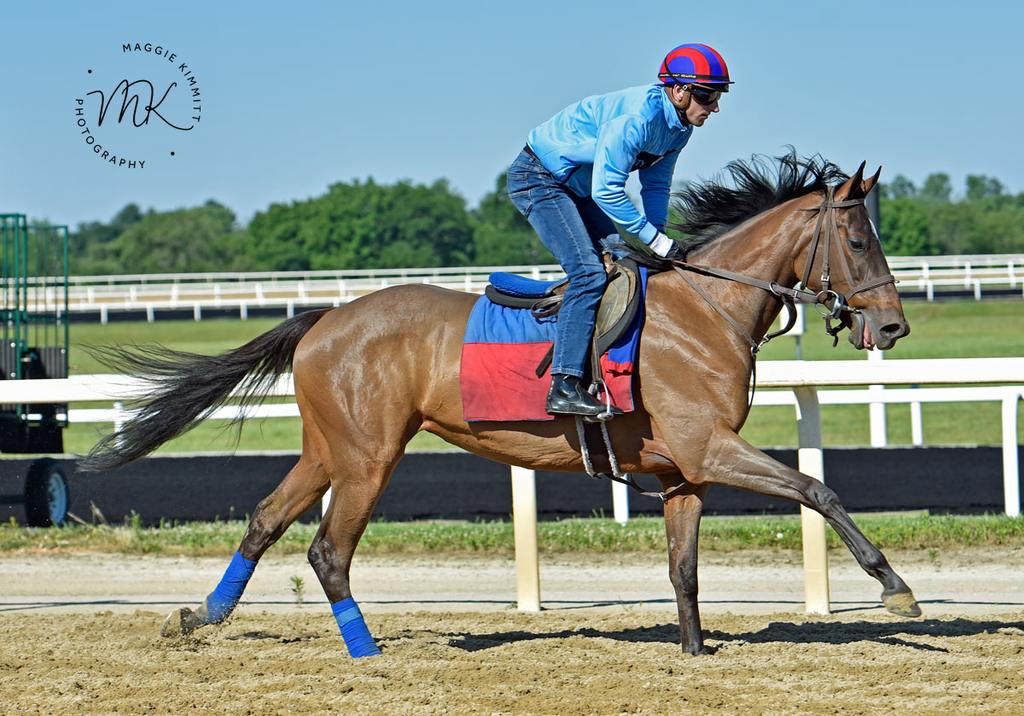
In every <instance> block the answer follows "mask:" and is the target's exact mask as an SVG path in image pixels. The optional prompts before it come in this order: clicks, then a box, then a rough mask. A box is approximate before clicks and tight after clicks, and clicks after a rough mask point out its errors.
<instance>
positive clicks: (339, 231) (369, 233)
mask: <svg viewBox="0 0 1024 716" xmlns="http://www.w3.org/2000/svg"><path fill="white" fill-rule="evenodd" d="M880 191H881V197H880V198H881V216H882V221H881V228H880V230H881V234H882V238H883V242H884V244H885V247H886V252H887V253H889V254H892V255H936V254H959V253H971V254H983V253H1024V193H1021V194H1016V195H1013V194H1009V193H1007V192H1006V191H1005V189H1004V187H1003V185H1002V184H1001V183H1000V182H999V180H997V179H994V178H992V177H987V176H980V175H971V176H968V177H967V181H966V187H965V191H964V192H963V194H961V195H958V196H955V195H954V190H953V187H952V184H951V182H950V178H949V175H948V174H944V173H936V174H932V175H931V176H929V177H927V178H926V179H925V181H924V183H923V184H922V185H921V186H920V187H918V186H916V185H915V184H914V183H913V182H911V181H910V180H909V179H907V178H906V177H904V176H896V177H895V178H894V179H893V180H892V181H891V182H889V183H885V184H882V185H881V189H880ZM677 238H678V237H677ZM71 256H72V266H71V270H72V273H74V274H79V275H82V274H119V273H176V272H203V271H288V270H310V269H311V270H316V269H348V268H396V267H410V268H411V267H421V266H422V267H428V266H462V265H476V266H486V265H492V266H500V265H513V264H543V263H554V259H553V258H552V256H551V254H550V253H549V252H548V251H547V249H545V248H544V246H543V245H542V244H541V242H540V240H539V239H538V238H537V236H536V234H535V233H534V232H533V229H532V228H531V227H530V225H529V224H528V223H527V221H526V220H525V219H524V218H523V217H522V216H521V215H520V214H519V212H518V211H517V210H516V209H515V207H514V206H513V205H512V203H511V202H510V201H509V199H508V196H507V195H506V193H505V175H504V173H503V174H502V175H501V176H499V177H498V178H497V181H496V182H495V187H494V189H493V190H492V191H490V192H489V193H487V195H485V196H484V197H483V199H482V200H481V201H480V204H479V205H478V206H477V207H475V208H472V209H471V208H469V207H467V205H466V201H465V199H463V198H462V197H461V196H459V195H458V194H457V193H456V192H455V191H453V190H452V188H451V187H450V186H449V184H448V183H447V181H445V180H443V179H441V180H438V181H435V182H434V183H432V184H415V183H413V182H409V181H400V182H397V183H395V184H379V183H377V182H375V181H373V179H367V180H365V181H360V180H356V181H353V182H349V183H345V182H339V183H336V184H333V185H331V186H330V187H329V188H328V190H327V192H326V193H324V194H323V195H321V196H317V197H314V198H311V199H306V200H302V201H294V202H291V203H288V204H272V205H271V206H269V207H268V208H267V209H265V210H263V211H260V212H258V213H257V214H256V215H255V216H254V217H253V218H252V220H251V221H250V222H249V224H248V225H247V226H240V225H239V223H238V221H237V217H236V215H235V213H234V212H233V211H232V210H231V209H229V208H228V207H226V206H224V205H223V204H220V203H219V202H216V201H213V200H210V201H207V202H206V203H205V204H203V205H202V206H197V207H192V208H184V209H175V210H173V211H155V210H153V209H150V210H148V211H143V210H141V209H140V208H139V206H138V205H136V204H128V205H127V206H125V207H124V208H123V209H121V210H120V211H119V212H118V213H117V215H116V216H114V217H113V219H111V221H110V222H109V223H105V222H86V223H82V224H80V225H79V226H78V227H77V229H76V230H74V231H73V232H72V233H71Z"/></svg>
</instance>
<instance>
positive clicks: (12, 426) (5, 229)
mask: <svg viewBox="0 0 1024 716" xmlns="http://www.w3.org/2000/svg"><path fill="white" fill-rule="evenodd" d="M68 329H69V326H68V228H67V227H66V226H55V225H49V224H30V223H29V222H28V220H27V219H26V217H25V215H24V214H0V379H2V380H34V379H39V378H67V377H68V345H69V333H68ZM67 415H68V406H67V405H65V404H42V405H40V404H33V405H16V404H14V405H10V404H9V405H0V452H2V453H51V454H53V453H63V452H64V435H63V429H64V428H65V427H67V424H68V417H67ZM0 502H4V503H8V504H10V503H19V502H23V503H24V504H25V513H26V519H27V521H28V522H29V524H34V525H49V524H60V523H62V522H63V521H64V519H65V517H66V515H67V503H68V489H67V481H66V478H65V477H64V475H63V472H62V469H61V467H60V465H59V463H57V462H56V461H54V460H51V459H49V458H43V459H39V460H36V461H35V462H33V463H32V464H31V465H30V467H29V469H28V473H27V475H26V476H25V487H24V495H23V496H3V495H0Z"/></svg>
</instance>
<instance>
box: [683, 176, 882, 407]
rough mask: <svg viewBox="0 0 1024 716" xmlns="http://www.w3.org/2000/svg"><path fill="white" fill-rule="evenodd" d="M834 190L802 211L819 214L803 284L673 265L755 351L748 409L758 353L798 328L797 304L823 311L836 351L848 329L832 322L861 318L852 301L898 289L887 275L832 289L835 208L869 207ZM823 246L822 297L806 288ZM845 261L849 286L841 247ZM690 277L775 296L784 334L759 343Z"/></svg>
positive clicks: (780, 332)
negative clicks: (839, 196) (853, 316)
mask: <svg viewBox="0 0 1024 716" xmlns="http://www.w3.org/2000/svg"><path fill="white" fill-rule="evenodd" d="M834 195H835V189H834V188H833V187H831V186H830V187H828V188H827V189H826V192H825V198H824V200H823V201H822V202H821V204H819V205H818V206H816V207H813V208H810V209H800V211H813V212H816V213H817V215H818V218H817V222H816V223H815V225H814V235H813V237H812V238H811V254H810V257H809V258H808V259H807V266H806V267H805V268H804V273H803V277H802V278H801V280H800V282H799V283H798V284H797V285H796V286H795V287H793V288H789V287H787V286H781V285H779V284H778V283H776V282H775V281H765V280H764V279H760V278H756V277H754V276H747V275H745V274H741V273H736V272H735V271H728V270H726V269H720V268H715V267H713V266H704V265H702V264H692V263H689V262H687V261H685V260H678V259H677V260H673V261H672V268H674V269H675V270H676V271H677V272H678V273H679V275H680V276H681V277H682V278H683V280H684V281H686V282H687V283H688V284H689V285H690V286H691V287H692V288H693V290H694V291H696V292H697V293H698V294H699V295H700V296H701V298H703V299H704V300H705V301H706V302H707V303H708V304H709V305H710V306H711V307H712V308H713V309H715V311H716V312H717V313H718V314H719V315H720V316H722V318H724V319H725V320H726V322H728V323H729V324H730V325H731V326H732V327H733V329H734V330H735V331H736V333H737V334H739V335H740V336H741V337H742V338H743V339H744V340H746V342H747V344H748V345H749V346H750V355H751V357H752V358H753V362H752V363H751V369H750V372H751V380H752V388H751V391H750V401H749V403H748V404H747V409H748V410H749V408H750V406H751V405H753V402H754V391H755V390H757V354H758V352H759V351H760V350H761V348H763V347H764V345H765V344H766V343H768V342H769V341H770V340H772V339H773V338H777V337H779V336H782V335H785V334H786V333H789V332H790V331H791V330H792V329H793V326H795V325H796V304H797V303H806V304H810V305H813V306H817V307H820V308H821V309H823V310H820V313H821V317H822V318H823V319H824V320H825V332H826V333H828V335H830V336H832V345H833V346H836V345H838V343H839V332H840V331H842V330H843V324H842V323H839V324H838V325H836V326H834V327H833V325H832V321H834V320H837V319H838V318H840V317H841V316H842V315H843V314H844V313H850V314H859V313H860V309H857V308H854V307H852V306H850V304H849V298H853V297H854V296H856V295H857V294H858V293H864V292H865V291H870V290H872V289H875V288H879V287H880V286H886V285H888V284H895V283H896V278H895V277H894V276H893V275H892V274H886V275H885V276H876V277H873V278H869V279H867V280H866V281H864V282H862V283H860V284H858V285H856V286H854V287H853V290H851V291H850V295H849V297H847V296H845V295H843V294H842V293H840V292H838V291H836V290H835V289H833V288H832V276H831V268H830V258H831V253H832V242H833V239H834V240H835V242H836V243H838V242H839V225H838V223H837V222H836V213H835V212H836V209H844V208H848V207H851V206H858V205H862V204H863V203H864V199H845V200H843V201H835V196H834ZM822 244H824V246H823V247H822V261H821V290H820V291H818V292H814V291H811V290H810V289H808V288H807V286H808V281H809V279H810V275H811V268H812V267H813V266H814V259H815V257H816V256H817V253H818V247H819V246H821V245H822ZM839 257H840V262H839V265H840V269H841V271H842V273H843V277H844V278H845V279H846V282H847V284H848V285H851V284H853V276H852V274H851V273H850V264H849V262H848V261H847V258H846V253H845V252H844V251H843V250H842V247H839ZM687 272H689V273H696V274H700V275H702V276H711V277H714V278H721V279H725V280H727V281H734V282H736V283H742V284H746V285H747V286H754V287H756V288H760V289H763V290H765V291H768V292H769V293H770V294H772V295H773V296H775V297H776V298H778V299H779V300H780V301H781V302H782V303H783V305H784V306H785V307H786V309H787V312H788V314H789V316H788V320H787V321H786V324H785V325H784V326H782V327H781V328H780V329H779V330H777V331H773V332H770V333H767V334H765V335H764V337H763V338H761V340H757V339H756V338H754V336H753V335H751V333H750V331H748V330H747V329H746V328H744V327H743V326H742V325H740V323H739V321H737V320H736V319H735V318H733V317H732V316H731V315H729V312H728V311H726V310H725V309H724V308H723V307H722V306H721V304H719V303H718V301H716V300H715V299H714V298H713V297H712V296H711V295H710V294H709V293H708V292H707V291H705V290H704V289H703V288H702V287H701V286H700V285H699V284H698V283H697V282H696V281H694V280H693V279H692V278H690V276H688V275H687Z"/></svg>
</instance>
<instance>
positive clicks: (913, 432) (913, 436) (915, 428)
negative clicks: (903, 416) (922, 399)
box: [910, 403, 924, 445]
mask: <svg viewBox="0 0 1024 716" xmlns="http://www.w3.org/2000/svg"><path fill="white" fill-rule="evenodd" d="M910 442H911V444H913V445H924V421H923V420H922V419H921V403H911V404H910Z"/></svg>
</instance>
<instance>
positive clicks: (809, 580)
mask: <svg viewBox="0 0 1024 716" xmlns="http://www.w3.org/2000/svg"><path fill="white" fill-rule="evenodd" d="M793 392H794V393H796V400H797V421H796V425H797V433H798V435H799V445H800V448H799V450H798V453H797V454H798V455H799V457H798V463H799V467H800V472H802V473H804V474H805V475H808V476H809V477H813V478H814V479H816V480H821V481H822V482H824V481H825V460H824V456H823V451H822V447H821V407H820V406H819V404H818V393H817V391H816V390H815V389H814V388H808V387H800V388H794V389H793ZM800 523H801V530H802V532H803V548H804V601H805V603H806V610H807V613H808V614H828V613H830V611H831V609H830V605H829V601H830V600H829V588H828V550H827V548H826V541H825V518H824V517H822V516H821V515H820V514H818V513H817V512H815V511H814V510H811V509H808V508H806V507H804V506H803V505H801V506H800Z"/></svg>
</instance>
